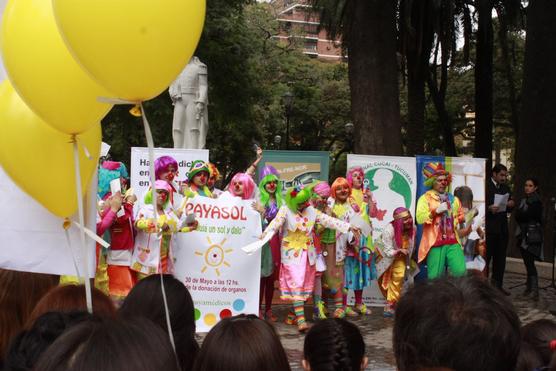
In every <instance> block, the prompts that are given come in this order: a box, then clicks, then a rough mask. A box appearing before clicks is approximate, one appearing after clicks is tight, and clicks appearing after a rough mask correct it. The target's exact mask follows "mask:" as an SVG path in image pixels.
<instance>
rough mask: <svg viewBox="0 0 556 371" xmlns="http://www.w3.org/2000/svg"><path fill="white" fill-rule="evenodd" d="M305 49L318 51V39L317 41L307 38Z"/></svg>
mask: <svg viewBox="0 0 556 371" xmlns="http://www.w3.org/2000/svg"><path fill="white" fill-rule="evenodd" d="M305 51H308V52H316V51H317V41H315V40H305Z"/></svg>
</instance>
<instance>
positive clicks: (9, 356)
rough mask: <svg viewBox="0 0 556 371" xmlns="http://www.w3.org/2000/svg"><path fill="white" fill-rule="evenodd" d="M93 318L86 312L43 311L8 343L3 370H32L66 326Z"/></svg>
mask: <svg viewBox="0 0 556 371" xmlns="http://www.w3.org/2000/svg"><path fill="white" fill-rule="evenodd" d="M93 318H95V317H94V316H93V315H91V314H89V313H87V312H72V313H62V312H49V313H45V314H43V315H42V316H40V317H39V318H37V320H36V321H35V323H33V325H32V326H31V327H30V328H29V329H28V330H25V331H22V332H20V333H19V334H18V335H17V336H16V337H15V338H14V339H13V341H12V342H11V343H10V347H9V349H8V352H7V353H6V359H5V362H4V370H6V371H16V370H17V371H20V370H21V371H23V370H32V369H33V366H34V365H35V363H36V362H37V360H38V359H39V357H40V356H41V354H42V353H43V352H44V351H45V349H46V348H48V346H50V344H52V343H53V342H54V341H55V340H56V339H57V338H58V337H59V336H60V335H62V333H63V332H64V331H66V330H67V329H68V328H70V327H72V326H74V325H76V324H78V323H81V322H83V321H85V320H89V319H93Z"/></svg>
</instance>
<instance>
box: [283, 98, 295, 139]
mask: <svg viewBox="0 0 556 371" xmlns="http://www.w3.org/2000/svg"><path fill="white" fill-rule="evenodd" d="M282 103H283V104H284V112H285V116H286V149H290V115H291V111H292V106H293V94H292V93H291V92H290V91H286V92H285V93H284V95H282Z"/></svg>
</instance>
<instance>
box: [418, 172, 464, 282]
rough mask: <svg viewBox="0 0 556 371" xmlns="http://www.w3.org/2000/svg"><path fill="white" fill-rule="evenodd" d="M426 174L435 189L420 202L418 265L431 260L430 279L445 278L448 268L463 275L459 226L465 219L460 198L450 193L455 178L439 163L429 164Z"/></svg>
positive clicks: (456, 274)
mask: <svg viewBox="0 0 556 371" xmlns="http://www.w3.org/2000/svg"><path fill="white" fill-rule="evenodd" d="M423 174H424V175H425V178H426V180H425V185H426V186H427V187H430V188H431V189H430V190H428V191H427V192H425V194H423V195H422V196H421V197H419V200H418V201H417V223H418V224H422V225H423V236H422V237H421V244H420V245H419V261H418V262H419V263H421V262H422V261H424V260H425V259H426V260H427V270H428V273H427V275H428V278H429V279H434V278H437V277H440V276H442V275H443V274H444V272H445V271H446V267H447V268H448V270H449V272H450V274H451V275H452V276H456V277H457V276H463V275H464V274H465V270H466V268H465V256H464V254H463V248H462V247H461V244H460V242H459V240H458V239H459V236H458V233H457V226H458V224H459V223H461V222H462V221H463V218H464V216H463V210H462V208H461V204H460V201H459V199H458V198H457V197H455V196H454V195H453V194H451V193H449V192H448V187H449V186H450V183H451V181H452V176H451V174H450V173H449V172H448V171H446V170H445V169H444V167H443V166H442V164H441V163H438V162H431V163H428V164H427V165H426V166H425V167H424V169H423Z"/></svg>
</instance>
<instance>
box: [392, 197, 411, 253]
mask: <svg viewBox="0 0 556 371" xmlns="http://www.w3.org/2000/svg"><path fill="white" fill-rule="evenodd" d="M408 215H409V216H410V217H411V213H410V212H409V210H408V209H406V208H405V207H398V208H396V209H395V210H394V214H393V216H394V220H392V222H391V223H392V227H394V239H395V240H396V245H397V246H398V247H400V248H401V247H402V246H403V232H404V229H403V221H404V219H405V217H406V216H408ZM408 232H409V236H410V238H413V223H412V224H411V230H409V231H408Z"/></svg>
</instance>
